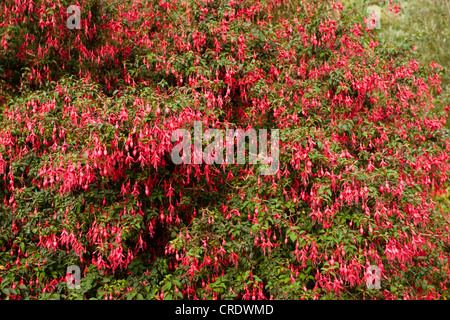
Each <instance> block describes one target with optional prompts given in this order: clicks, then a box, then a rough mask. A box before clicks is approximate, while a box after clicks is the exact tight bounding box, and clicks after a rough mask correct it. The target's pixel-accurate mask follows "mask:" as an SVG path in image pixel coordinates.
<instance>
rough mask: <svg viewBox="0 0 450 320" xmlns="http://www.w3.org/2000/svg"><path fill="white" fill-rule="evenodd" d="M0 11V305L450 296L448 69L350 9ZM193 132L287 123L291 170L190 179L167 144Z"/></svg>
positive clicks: (176, 2) (217, 170)
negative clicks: (77, 274) (78, 275)
mask: <svg viewBox="0 0 450 320" xmlns="http://www.w3.org/2000/svg"><path fill="white" fill-rule="evenodd" d="M75 4H76V5H79V6H80V7H81V29H80V30H76V29H75V30H69V29H68V28H67V26H66V20H67V17H68V14H67V12H66V10H67V7H68V6H69V5H75ZM392 5H393V8H394V9H396V8H398V7H396V6H395V7H394V5H395V3H393V4H392ZM1 12H2V13H1V18H2V19H1V20H0V37H1V48H0V52H1V54H0V72H1V74H0V78H1V79H2V81H1V82H0V84H1V85H2V90H4V92H8V93H9V94H8V96H4V97H3V98H2V100H0V101H1V102H0V103H1V104H2V113H1V118H0V119H1V120H0V121H1V126H0V148H1V154H0V177H1V179H0V184H1V189H0V196H1V198H2V199H3V203H2V204H1V210H0V247H1V253H0V265H1V268H0V269H1V270H0V289H1V290H0V295H1V298H2V299H25V298H31V299H37V298H38V299H58V298H68V299H75V298H84V299H90V298H97V299H211V298H212V299H230V298H235V299H321V298H328V299H330V298H333V299H334V298H337V299H363V298H364V299H441V298H443V297H444V298H445V297H447V296H448V292H447V291H448V288H449V283H448V278H449V275H450V270H449V252H450V249H449V248H450V243H449V241H450V234H449V231H448V225H449V212H448V209H447V208H445V207H442V206H440V205H439V203H437V201H436V200H435V196H438V195H441V194H443V193H445V191H446V186H447V185H448V179H449V172H450V166H449V164H450V163H449V158H450V156H449V152H450V141H449V134H448V131H447V130H446V129H445V128H444V126H443V124H444V122H445V120H444V119H445V117H444V116H443V117H439V116H437V115H436V114H435V113H433V101H434V97H435V93H436V92H438V91H439V90H440V86H439V85H440V68H439V66H436V65H432V66H421V65H419V64H418V63H417V62H416V60H415V58H414V57H415V52H414V49H413V46H412V45H411V44H410V43H405V45H404V46H403V47H401V48H396V47H381V46H380V45H379V43H378V42H377V35H376V30H369V29H368V28H367V27H366V25H365V24H364V21H362V18H361V17H360V16H358V14H357V13H354V14H351V15H348V13H347V12H346V11H344V8H343V7H342V5H341V4H340V3H339V2H337V1H336V2H335V1H311V0H303V1H300V0H299V1H295V2H293V1H281V0H261V1H247V0H240V1H233V0H229V1H219V0H215V1H191V0H185V1H181V0H172V1H138V0H128V1H94V0H85V1H79V2H77V3H74V2H69V1H66V0H64V1H61V0H60V1H56V2H55V1H47V0H44V1H40V2H38V3H35V2H33V1H28V0H23V1H6V2H4V3H3V4H2V11H1ZM194 121H202V123H203V128H217V129H224V130H225V129H226V128H242V129H244V130H246V129H248V128H255V129H279V132H280V169H279V171H278V173H277V174H276V175H272V176H270V175H269V176H262V175H259V171H260V169H261V166H260V165H251V164H248V162H247V164H244V165H238V164H234V165H226V164H222V165H220V164H213V165H208V164H205V163H203V164H201V165H196V164H193V163H192V162H191V164H181V165H175V164H174V163H173V162H172V160H171V158H170V153H171V150H172V147H173V146H174V143H173V142H172V141H171V134H172V132H173V131H174V130H175V129H178V128H184V129H188V130H192V126H193V123H194ZM69 265H78V266H79V267H80V268H81V271H82V280H81V289H78V290H69V289H68V288H67V286H66V282H65V272H66V269H67V267H68V266H69ZM371 265H374V266H378V267H379V268H380V271H381V289H379V290H370V289H368V288H367V285H366V269H367V267H369V266H371Z"/></svg>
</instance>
